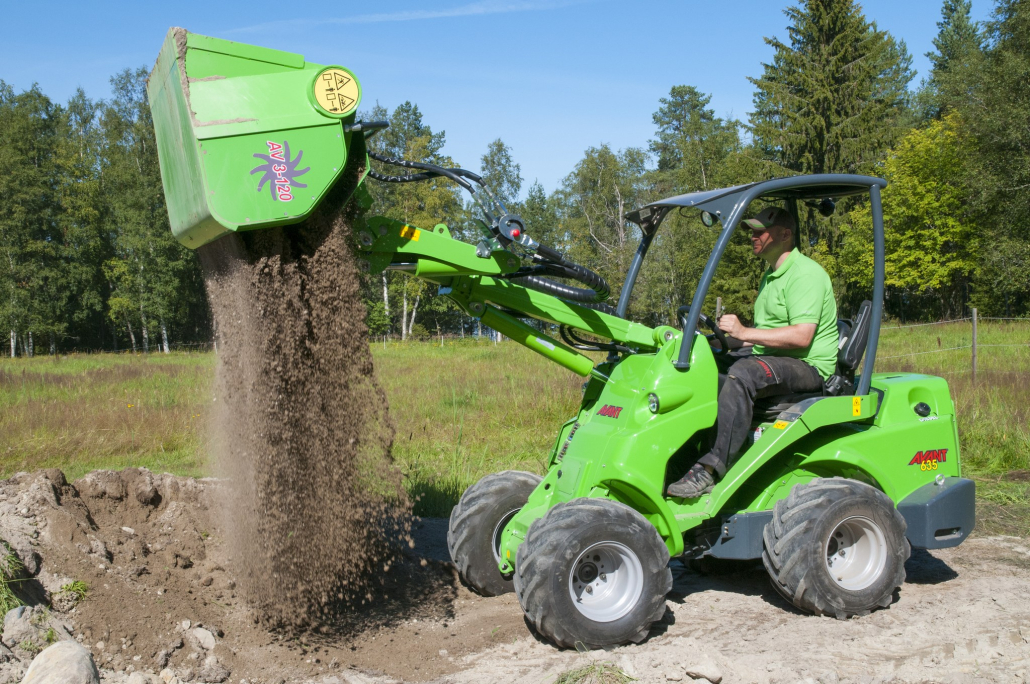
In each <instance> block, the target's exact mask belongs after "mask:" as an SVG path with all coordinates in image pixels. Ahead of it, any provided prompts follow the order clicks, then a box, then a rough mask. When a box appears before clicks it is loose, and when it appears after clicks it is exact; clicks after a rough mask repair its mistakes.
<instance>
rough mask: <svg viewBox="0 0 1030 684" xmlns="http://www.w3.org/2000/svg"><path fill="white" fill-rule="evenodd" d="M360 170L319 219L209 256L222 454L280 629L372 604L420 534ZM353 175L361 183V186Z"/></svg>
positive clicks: (241, 239) (213, 247)
mask: <svg viewBox="0 0 1030 684" xmlns="http://www.w3.org/2000/svg"><path fill="white" fill-rule="evenodd" d="M358 171H359V170H358V169H357V168H354V167H353V166H352V167H351V168H349V169H347V170H346V171H345V176H344V179H345V180H343V181H341V182H340V183H338V184H337V186H336V187H335V188H334V189H333V190H332V191H331V192H330V196H329V197H327V198H326V200H324V201H323V202H322V203H321V205H320V207H319V208H318V209H317V210H316V212H315V213H314V214H313V215H312V216H311V217H310V218H309V219H308V220H306V221H305V222H303V223H301V224H299V225H294V226H287V227H283V228H272V229H266V230H261V231H255V232H252V233H244V234H239V235H230V236H227V237H224V238H221V239H220V240H218V241H216V242H214V243H212V244H210V245H207V246H205V247H203V248H202V249H201V250H200V257H201V263H202V264H203V267H204V272H205V279H206V283H207V293H208V298H209V300H210V303H211V309H212V311H213V314H214V319H215V327H216V340H217V349H218V359H219V363H218V371H217V381H216V393H215V398H214V399H215V411H214V414H213V418H212V426H213V449H214V454H215V455H216V457H217V463H218V467H219V469H220V471H221V473H222V474H223V475H224V476H225V477H226V478H227V479H228V481H229V483H230V487H231V490H232V492H233V494H232V497H231V498H230V500H229V501H227V502H226V506H225V510H226V513H227V515H228V519H227V525H226V526H227V529H228V530H229V534H230V538H231V539H232V540H233V543H234V545H235V553H234V555H235V557H236V558H237V559H239V571H240V573H241V574H240V580H241V589H242V590H243V591H244V592H245V594H246V595H247V596H248V597H249V599H250V600H251V601H252V602H253V603H254V604H255V605H256V606H257V607H258V609H259V612H260V614H261V615H262V617H263V618H264V619H265V621H266V622H267V623H269V624H271V625H284V626H308V623H309V621H312V622H316V623H317V622H319V621H320V619H321V618H325V617H327V616H328V615H329V614H331V613H335V612H338V609H340V608H347V607H351V608H353V607H355V606H360V605H361V604H363V603H366V602H368V601H370V600H371V594H370V593H368V586H367V585H368V583H369V582H373V583H375V582H376V581H377V579H378V577H379V576H380V575H381V574H382V573H383V572H385V571H386V570H388V568H389V566H390V560H391V553H392V547H393V542H395V541H397V540H399V539H401V538H403V539H404V540H405V541H407V542H408V543H410V538H409V537H407V529H406V525H407V523H405V519H406V517H407V511H408V510H409V507H408V504H407V502H406V499H405V496H404V492H403V489H402V487H401V482H400V475H399V473H398V472H397V471H396V469H395V468H394V467H393V465H392V462H391V459H390V445H391V441H392V438H393V430H392V427H391V425H390V422H389V419H388V417H387V401H386V396H385V394H384V393H383V391H382V389H381V388H380V387H379V385H378V384H377V382H376V378H375V374H374V371H373V367H372V357H371V352H370V350H369V345H368V338H367V330H366V328H365V324H364V318H365V309H364V305H363V304H362V302H361V297H360V281H359V273H358V267H357V262H356V260H355V257H354V251H353V248H352V245H351V238H352V231H351V224H352V222H353V220H354V218H355V216H356V212H357V211H358V209H357V206H356V203H355V202H352V203H350V204H347V205H346V206H345V202H346V198H347V197H348V196H349V194H350V192H351V190H352V189H353V185H354V183H355V182H356V179H357V178H358ZM347 179H350V181H349V182H348V180H347Z"/></svg>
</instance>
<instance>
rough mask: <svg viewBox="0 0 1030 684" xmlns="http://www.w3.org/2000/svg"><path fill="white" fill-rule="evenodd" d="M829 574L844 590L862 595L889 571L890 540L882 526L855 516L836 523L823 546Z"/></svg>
mask: <svg viewBox="0 0 1030 684" xmlns="http://www.w3.org/2000/svg"><path fill="white" fill-rule="evenodd" d="M824 550H825V552H826V571H827V572H829V573H830V577H831V578H832V579H833V581H834V582H836V583H837V584H838V585H839V586H840V587H841V588H843V589H847V590H848V591H860V590H862V589H865V588H866V587H868V586H870V585H872V584H873V583H874V582H876V580H878V579H879V578H880V576H881V575H882V574H883V570H884V568H886V567H887V540H886V539H885V538H884V536H883V531H882V530H880V527H879V525H877V524H876V523H874V522H873V521H872V520H870V519H869V518H863V517H861V516H855V517H851V518H845V519H844V520H842V521H840V522H839V523H837V526H836V527H834V528H833V531H832V532H830V536H829V537H828V538H827V540H826V544H825V545H824Z"/></svg>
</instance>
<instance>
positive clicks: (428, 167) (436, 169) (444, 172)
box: [368, 152, 476, 195]
mask: <svg viewBox="0 0 1030 684" xmlns="http://www.w3.org/2000/svg"><path fill="white" fill-rule="evenodd" d="M368 156H369V157H371V158H372V159H375V160H376V161H380V162H383V163H384V164H390V165H391V166H402V167H404V168H406V169H419V170H421V171H429V172H432V173H433V174H436V175H439V176H446V177H447V178H450V179H451V180H452V181H454V182H455V183H457V184H458V185H460V186H461V187H463V188H465V189H466V190H468V191H469V192H471V193H472V194H473V195H474V194H476V189H475V188H473V187H472V183H469V182H468V181H467V180H465V179H464V178H462V177H461V175H459V174H457V173H455V172H454V171H453V170H451V169H445V168H444V167H442V166H437V165H435V164H423V163H421V162H413V161H408V160H407V159H394V158H393V157H387V156H385V155H381V154H377V153H375V152H369V153H368ZM416 175H421V174H416ZM403 177H404V176H401V178H403ZM377 180H378V179H377Z"/></svg>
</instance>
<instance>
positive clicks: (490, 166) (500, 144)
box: [479, 138, 522, 211]
mask: <svg viewBox="0 0 1030 684" xmlns="http://www.w3.org/2000/svg"><path fill="white" fill-rule="evenodd" d="M479 169H480V172H479V173H480V175H481V176H482V177H483V182H484V183H486V186H487V187H488V188H490V191H491V192H493V193H494V195H496V196H497V198H498V199H500V200H501V203H502V204H504V205H505V206H507V207H508V210H509V211H515V210H516V209H517V205H518V203H519V192H521V191H522V167H521V166H520V165H519V164H517V163H516V162H515V159H514V157H513V156H512V150H511V148H510V147H508V146H507V145H505V144H504V141H503V140H501V139H500V138H498V139H497V140H494V141H493V142H492V143H490V144H489V145H488V146H487V148H486V154H484V155H483V156H482V157H481V158H480V162H479Z"/></svg>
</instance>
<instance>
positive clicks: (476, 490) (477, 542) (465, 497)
mask: <svg viewBox="0 0 1030 684" xmlns="http://www.w3.org/2000/svg"><path fill="white" fill-rule="evenodd" d="M541 479H542V478H541V477H540V476H539V475H534V474H532V473H525V472H522V471H519V470H506V471H504V472H502V473H494V474H493V475H487V476H486V477H484V478H483V479H481V480H480V481H479V482H477V483H476V484H474V485H472V486H471V487H469V488H468V489H466V490H465V493H464V494H462V495H461V499H460V500H459V501H458V505H457V506H455V507H454V508H453V509H452V510H451V519H450V523H449V524H448V526H447V550H448V551H450V554H451V560H453V561H454V565H455V566H457V568H458V573H459V574H460V575H461V578H462V579H463V580H465V582H466V583H467V584H468V585H469V586H470V587H472V589H473V590H474V591H476V592H477V593H479V594H482V595H483V596H500V595H501V594H506V593H508V592H509V591H512V590H513V586H512V582H511V579H510V578H506V577H504V576H503V575H501V571H500V570H498V569H497V566H498V565H499V564H500V561H501V559H500V556H499V553H498V549H499V548H500V543H501V533H502V532H504V528H505V526H506V525H507V524H508V523H509V522H511V519H512V518H514V517H515V514H516V513H518V512H519V511H520V510H522V507H523V506H525V505H526V501H527V500H528V499H529V495H530V494H532V493H533V490H534V489H536V486H537V485H538V484H540V480H541Z"/></svg>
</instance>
